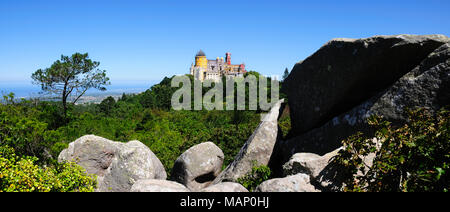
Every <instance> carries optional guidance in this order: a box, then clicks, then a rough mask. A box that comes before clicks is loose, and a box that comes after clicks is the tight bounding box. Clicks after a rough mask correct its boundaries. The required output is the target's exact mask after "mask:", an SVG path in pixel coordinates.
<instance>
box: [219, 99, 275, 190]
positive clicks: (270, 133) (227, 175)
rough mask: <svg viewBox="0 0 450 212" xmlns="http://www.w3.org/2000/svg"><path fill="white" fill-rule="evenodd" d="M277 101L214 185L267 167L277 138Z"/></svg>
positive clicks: (234, 180) (235, 179) (234, 179)
mask: <svg viewBox="0 0 450 212" xmlns="http://www.w3.org/2000/svg"><path fill="white" fill-rule="evenodd" d="M283 102H284V100H283V99H282V100H280V101H278V102H277V103H276V104H274V105H273V106H272V108H271V109H270V111H269V112H268V113H267V114H266V115H265V116H264V117H263V118H262V121H261V123H260V124H259V126H258V127H257V128H256V130H255V131H254V132H253V134H252V135H251V136H250V138H249V139H248V140H247V142H246V143H245V144H244V146H243V147H242V148H241V150H240V151H239V153H238V155H237V156H236V157H235V159H234V161H233V162H232V163H231V164H230V165H228V166H227V167H226V168H225V170H224V171H223V172H222V173H220V175H219V176H218V177H217V178H216V179H215V180H214V183H219V182H222V181H233V182H236V181H237V179H239V178H241V177H243V176H245V175H246V174H247V173H249V172H250V171H251V170H252V167H253V166H254V165H255V163H256V164H258V165H268V164H269V161H270V159H271V156H272V152H273V149H274V146H275V143H276V141H277V138H278V116H279V112H280V108H281V104H282V103H283Z"/></svg>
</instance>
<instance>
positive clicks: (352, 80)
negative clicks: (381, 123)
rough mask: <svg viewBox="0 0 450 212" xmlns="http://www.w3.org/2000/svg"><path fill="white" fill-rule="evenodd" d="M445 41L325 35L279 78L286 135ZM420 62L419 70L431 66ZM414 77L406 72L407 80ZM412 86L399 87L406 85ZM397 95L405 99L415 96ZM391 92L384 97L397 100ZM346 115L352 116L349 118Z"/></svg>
mask: <svg viewBox="0 0 450 212" xmlns="http://www.w3.org/2000/svg"><path fill="white" fill-rule="evenodd" d="M449 41H450V39H449V38H448V37H446V36H444V35H428V36H417V35H398V36H376V37H371V38H367V39H334V40H331V41H329V42H328V43H326V44H325V45H324V46H323V47H322V48H320V49H319V50H318V51H317V52H315V53H314V54H313V55H311V56H310V57H308V58H307V59H306V60H304V61H303V62H301V63H298V64H296V65H295V66H294V68H293V70H292V72H291V73H290V74H289V77H288V78H287V79H286V80H285V82H284V83H285V84H284V85H283V88H284V91H285V92H286V93H287V95H288V99H289V108H290V110H291V120H293V122H292V135H295V136H299V135H302V134H304V133H305V132H308V131H310V130H312V129H314V128H317V127H320V126H322V125H323V124H325V123H326V122H328V121H329V120H331V119H333V117H336V116H339V115H340V114H342V113H345V112H347V111H349V110H351V109H352V108H354V107H355V106H357V105H359V104H361V103H363V102H364V101H366V100H368V99H370V98H372V97H373V96H374V95H376V94H378V93H379V92H382V91H383V90H385V89H386V88H388V87H389V86H391V85H392V84H393V83H395V82H397V81H398V79H399V78H400V77H402V76H403V75H405V74H407V73H409V72H411V70H413V69H414V68H415V67H417V66H418V65H419V64H420V63H421V62H422V61H423V60H424V59H426V58H427V56H429V55H430V54H431V53H432V52H433V51H435V50H436V49H437V48H439V47H440V46H442V45H443V44H445V43H447V42H449ZM434 57H436V56H434ZM433 61H434V60H433ZM430 62H431V61H430ZM440 62H443V61H440ZM435 65H436V64H435ZM423 66H425V67H422V68H420V69H421V71H426V70H424V68H425V69H428V68H431V67H430V66H428V63H425V64H423ZM416 77H417V76H414V77H412V76H410V77H408V79H407V80H409V79H413V78H416ZM415 80H417V78H416V79H415ZM405 86H406V87H405ZM412 86H414V85H413V84H409V86H408V85H402V86H401V87H403V88H404V89H403V90H407V89H406V88H411V87H412ZM397 94H398V95H400V94H401V93H397ZM402 96H403V100H406V101H418V100H412V99H411V98H408V96H405V95H402ZM395 97H396V95H393V96H391V98H389V100H393V101H394V100H397V99H394V98H395ZM399 100H400V101H401V99H399ZM428 100H430V99H428ZM394 114H397V113H394ZM348 120H349V121H351V122H352V119H351V118H348Z"/></svg>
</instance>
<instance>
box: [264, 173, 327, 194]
mask: <svg viewBox="0 0 450 212" xmlns="http://www.w3.org/2000/svg"><path fill="white" fill-rule="evenodd" d="M256 191H257V192H318V191H319V190H317V189H316V188H315V187H314V186H313V185H311V183H310V179H309V176H308V175H306V174H296V175H292V176H288V177H284V178H275V179H270V180H267V181H264V182H263V183H261V184H260V185H259V186H258V187H256Z"/></svg>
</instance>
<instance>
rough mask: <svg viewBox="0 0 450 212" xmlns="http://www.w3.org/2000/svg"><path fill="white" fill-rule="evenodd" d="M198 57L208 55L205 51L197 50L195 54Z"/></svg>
mask: <svg viewBox="0 0 450 212" xmlns="http://www.w3.org/2000/svg"><path fill="white" fill-rule="evenodd" d="M195 56H196V57H201V56H206V55H205V52H203V51H202V50H200V51H198V52H197V55H195Z"/></svg>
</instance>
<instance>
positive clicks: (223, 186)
mask: <svg viewBox="0 0 450 212" xmlns="http://www.w3.org/2000/svg"><path fill="white" fill-rule="evenodd" d="M200 192H248V190H247V189H246V188H244V186H242V185H241V184H239V183H233V182H223V183H218V184H215V185H211V186H209V187H206V188H204V189H202V190H201V191H200Z"/></svg>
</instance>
